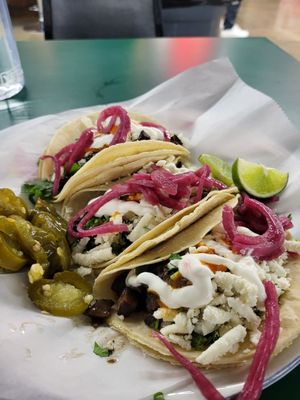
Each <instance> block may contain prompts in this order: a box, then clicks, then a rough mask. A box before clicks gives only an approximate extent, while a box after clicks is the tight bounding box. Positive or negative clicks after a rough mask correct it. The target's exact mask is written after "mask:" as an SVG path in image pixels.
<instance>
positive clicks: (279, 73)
mask: <svg viewBox="0 0 300 400" xmlns="http://www.w3.org/2000/svg"><path fill="white" fill-rule="evenodd" d="M18 47H19V51H20V56H21V61H22V65H23V69H24V73H25V81H26V86H25V88H24V89H23V90H22V92H20V93H19V94H18V95H16V96H15V97H13V98H12V99H9V100H6V101H0V129H2V128H5V127H8V126H10V125H13V124H17V123H19V122H23V121H26V120H29V119H32V118H35V117H39V116H41V115H46V114H51V113H57V112H60V111H64V110H68V109H71V108H77V107H85V106H92V105H96V104H105V103H108V102H118V101H121V100H126V99H129V98H133V97H136V96H138V95H140V94H142V93H144V92H146V91H148V90H149V89H151V88H153V87H154V86H156V85H158V84H159V83H161V82H163V81H164V80H166V79H168V78H171V77H172V76H174V75H176V74H177V73H179V72H182V71H184V70H185V69H187V68H189V67H192V66H195V65H198V64H202V63H205V62H207V61H209V60H211V59H214V58H217V57H224V56H227V57H228V58H229V59H230V61H231V62H232V63H233V65H234V67H235V68H236V71H237V73H238V74H239V76H240V77H241V78H242V79H243V80H244V81H245V82H246V83H247V84H249V85H251V86H253V87H254V88H256V89H258V90H260V91H262V92H263V93H265V94H267V95H269V96H271V97H272V98H273V99H274V100H276V101H277V102H278V103H279V105H280V106H281V107H282V109H283V110H284V111H285V112H286V114H287V115H288V117H289V118H290V120H291V121H292V122H293V123H294V124H295V125H296V126H297V127H298V128H300V112H299V103H300V63H299V62H297V61H296V60H294V59H293V58H292V57H290V56H288V55H287V54H286V53H284V52H283V51H282V50H280V49H279V48H278V47H276V46H275V45H274V44H272V43H271V42H269V41H268V40H266V39H262V38H249V39H216V38H176V39H166V38H160V39H122V40H87V41H84V40H74V41H52V42H19V43H18ZM0 134H1V132H0ZM298 379H299V380H300V367H298V368H296V369H295V370H294V371H292V372H291V373H290V374H289V375H287V376H286V377H285V378H283V379H282V380H280V381H279V382H277V383H275V384H274V385H272V386H271V387H270V388H267V389H266V390H265V391H264V392H263V395H262V399H263V400H267V399H268V400H271V399H272V400H277V399H280V400H282V398H285V399H294V398H297V396H296V393H297V392H298V390H297V389H298V387H297V386H298ZM295 396H296V397H295Z"/></svg>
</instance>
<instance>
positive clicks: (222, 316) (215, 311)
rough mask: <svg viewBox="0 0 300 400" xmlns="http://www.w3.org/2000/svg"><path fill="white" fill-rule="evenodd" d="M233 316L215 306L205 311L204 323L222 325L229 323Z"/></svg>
mask: <svg viewBox="0 0 300 400" xmlns="http://www.w3.org/2000/svg"><path fill="white" fill-rule="evenodd" d="M230 318H231V314H230V313H229V312H227V311H224V310H222V309H221V308H218V307H214V306H210V305H209V306H206V307H205V308H204V311H203V319H204V321H209V322H211V323H213V324H215V325H221V324H224V323H225V322H227V321H229V320H230Z"/></svg>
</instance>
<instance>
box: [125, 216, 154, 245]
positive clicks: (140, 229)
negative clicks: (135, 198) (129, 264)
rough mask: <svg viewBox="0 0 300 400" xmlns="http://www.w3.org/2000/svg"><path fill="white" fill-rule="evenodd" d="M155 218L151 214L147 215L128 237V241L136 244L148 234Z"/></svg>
mask: <svg viewBox="0 0 300 400" xmlns="http://www.w3.org/2000/svg"><path fill="white" fill-rule="evenodd" d="M153 220H155V218H154V217H153V215H151V214H145V215H144V216H143V217H142V218H141V219H140V220H139V222H138V223H137V224H136V226H135V227H134V229H133V230H132V231H131V232H130V234H129V235H128V236H127V239H128V240H130V241H131V242H135V241H136V240H137V239H139V238H140V237H141V236H143V235H144V234H145V233H146V232H148V231H149V230H150V229H151V228H150V224H151V222H153Z"/></svg>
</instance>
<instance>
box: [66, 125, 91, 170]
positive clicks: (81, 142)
mask: <svg viewBox="0 0 300 400" xmlns="http://www.w3.org/2000/svg"><path fill="white" fill-rule="evenodd" d="M93 141H94V130H93V129H92V128H88V129H85V130H84V131H83V132H82V134H81V135H80V138H79V139H78V140H77V141H76V142H75V143H74V144H73V147H72V150H71V152H70V156H69V159H68V161H67V166H66V171H67V173H68V172H70V169H71V167H72V165H73V164H74V162H76V161H78V160H81V159H82V158H83V157H84V155H85V153H86V150H87V149H88V148H89V147H91V145H92V144H93Z"/></svg>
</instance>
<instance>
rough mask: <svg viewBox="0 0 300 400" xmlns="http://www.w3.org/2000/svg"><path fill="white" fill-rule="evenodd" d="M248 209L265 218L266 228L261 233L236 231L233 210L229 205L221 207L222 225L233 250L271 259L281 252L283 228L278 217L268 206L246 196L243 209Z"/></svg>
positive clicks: (263, 258) (258, 257)
mask: <svg viewBox="0 0 300 400" xmlns="http://www.w3.org/2000/svg"><path fill="white" fill-rule="evenodd" d="M247 209H250V210H251V211H252V212H253V211H256V212H259V213H260V216H263V217H264V218H265V220H266V224H267V230H266V231H265V232H264V233H263V234H262V235H257V236H248V235H243V234H240V233H238V232H237V229H236V226H235V220H234V212H233V210H232V209H230V207H229V206H227V205H225V206H224V208H223V226H224V229H225V231H226V233H227V235H228V237H229V239H230V240H231V242H232V246H233V250H235V251H237V252H239V253H241V254H244V255H246V254H249V255H251V256H252V257H254V258H256V259H258V260H272V259H274V258H277V257H278V256H279V255H280V254H282V253H283V251H284V248H283V243H284V230H283V226H282V223H281V221H280V218H279V217H278V216H277V215H276V214H275V213H274V211H272V210H271V209H270V208H269V207H267V206H266V205H264V204H263V203H260V202H259V201H257V200H254V199H250V198H249V197H246V198H245V199H244V204H243V211H244V212H245V211H246V210H247Z"/></svg>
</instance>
